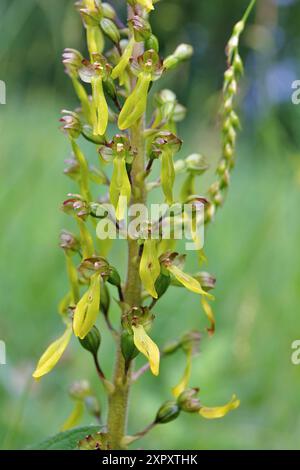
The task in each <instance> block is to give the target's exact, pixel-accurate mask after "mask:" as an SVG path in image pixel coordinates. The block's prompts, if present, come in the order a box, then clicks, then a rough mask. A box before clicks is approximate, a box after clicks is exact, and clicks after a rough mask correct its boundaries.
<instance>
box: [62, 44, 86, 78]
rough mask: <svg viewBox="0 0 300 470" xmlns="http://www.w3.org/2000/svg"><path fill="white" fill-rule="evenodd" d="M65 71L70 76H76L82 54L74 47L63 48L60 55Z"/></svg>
mask: <svg viewBox="0 0 300 470" xmlns="http://www.w3.org/2000/svg"><path fill="white" fill-rule="evenodd" d="M62 59H63V61H62V62H63V64H64V66H65V71H66V73H67V74H68V75H70V76H71V77H77V76H78V70H79V69H80V67H81V64H82V60H83V56H82V55H81V54H80V52H79V51H77V50H76V49H69V48H67V49H65V50H64V52H63V55H62Z"/></svg>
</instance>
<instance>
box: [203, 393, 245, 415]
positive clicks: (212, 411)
mask: <svg viewBox="0 0 300 470" xmlns="http://www.w3.org/2000/svg"><path fill="white" fill-rule="evenodd" d="M239 406H240V400H238V399H237V397H236V396H235V395H233V397H232V399H231V401H230V402H229V403H227V404H226V405H223V406H216V407H214V408H208V407H205V406H203V407H202V408H201V409H200V410H199V414H200V416H202V417H203V418H206V419H219V418H223V417H224V416H226V415H227V413H229V411H232V410H235V409H236V408H238V407H239Z"/></svg>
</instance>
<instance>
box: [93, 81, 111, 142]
mask: <svg viewBox="0 0 300 470" xmlns="http://www.w3.org/2000/svg"><path fill="white" fill-rule="evenodd" d="M91 85H92V95H93V101H94V106H95V110H96V120H95V122H94V126H93V132H94V135H104V134H105V132H106V128H107V124H108V106H107V102H106V99H105V96H104V91H103V82H102V77H101V76H100V75H95V76H94V77H92V79H91Z"/></svg>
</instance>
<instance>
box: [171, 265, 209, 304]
mask: <svg viewBox="0 0 300 470" xmlns="http://www.w3.org/2000/svg"><path fill="white" fill-rule="evenodd" d="M166 268H167V270H168V271H170V273H171V274H173V276H174V277H175V278H176V279H177V281H178V282H180V283H181V284H182V285H183V286H184V287H185V288H186V289H188V290H190V291H191V292H194V293H195V294H199V295H204V296H206V297H208V298H210V299H212V298H213V296H212V295H211V294H209V293H208V292H206V291H205V290H203V289H202V287H201V285H200V282H199V281H197V280H196V279H194V278H193V277H192V276H190V275H189V274H186V273H184V272H183V271H181V269H179V268H178V266H175V265H172V264H170V265H167V266H166Z"/></svg>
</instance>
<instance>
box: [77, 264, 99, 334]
mask: <svg viewBox="0 0 300 470" xmlns="http://www.w3.org/2000/svg"><path fill="white" fill-rule="evenodd" d="M100 278H101V275H100V274H98V273H96V274H94V275H93V276H92V277H91V281H90V287H89V289H88V290H87V292H86V293H85V294H84V295H83V297H82V298H81V299H80V300H79V302H78V304H77V306H76V309H75V313H74V320H73V330H74V334H75V336H77V337H78V338H80V339H83V338H85V337H86V335H87V334H88V333H89V332H90V330H91V329H92V327H93V326H94V324H95V322H96V319H97V316H98V313H99V308H100Z"/></svg>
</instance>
